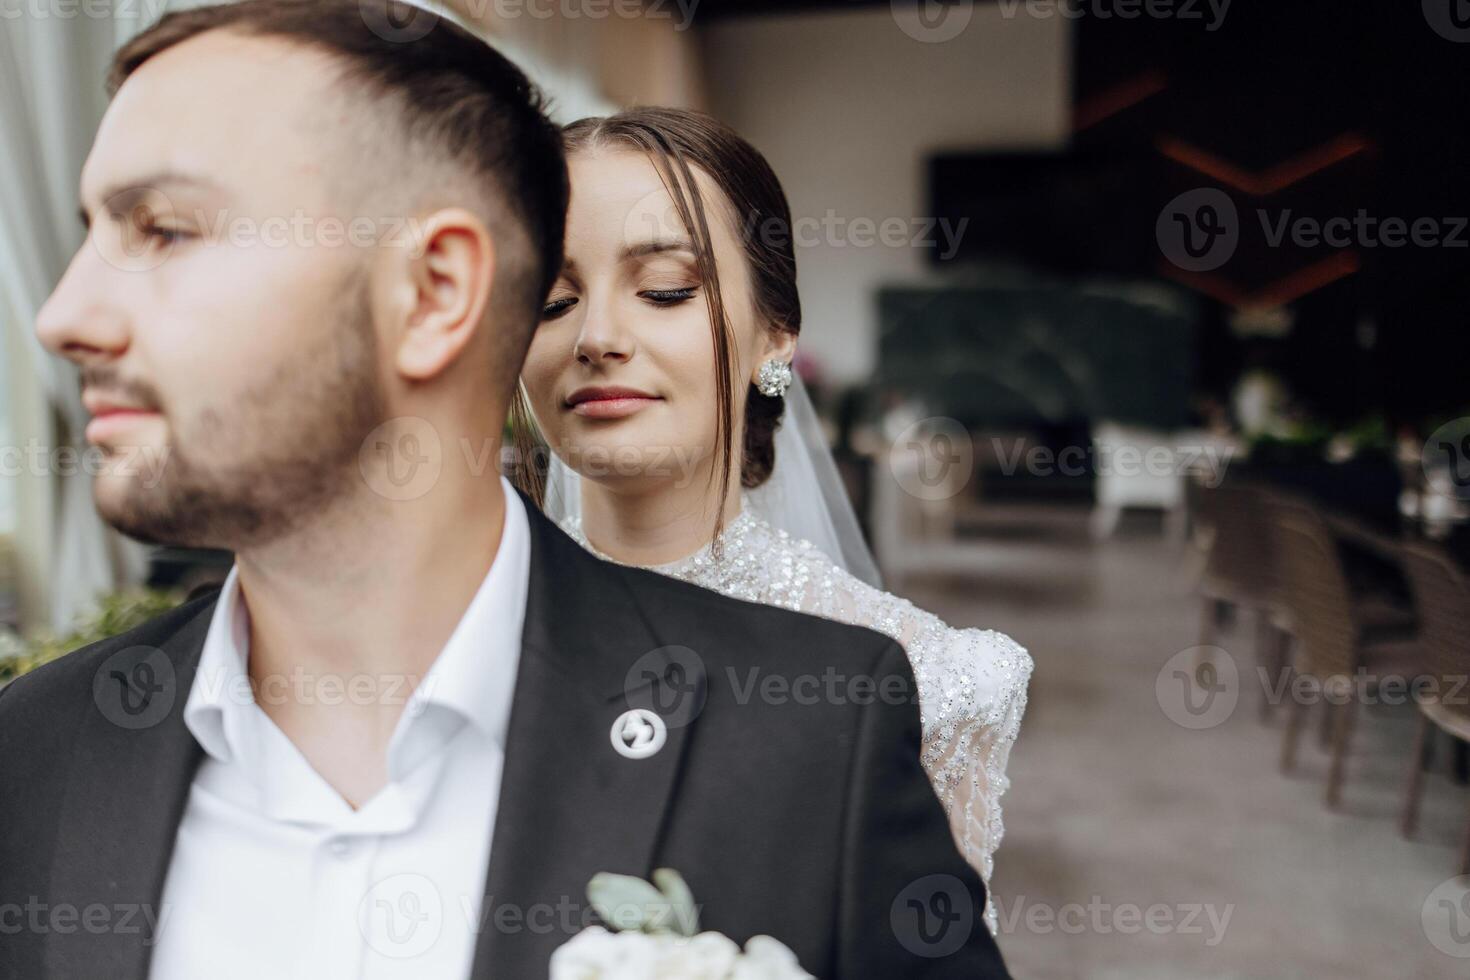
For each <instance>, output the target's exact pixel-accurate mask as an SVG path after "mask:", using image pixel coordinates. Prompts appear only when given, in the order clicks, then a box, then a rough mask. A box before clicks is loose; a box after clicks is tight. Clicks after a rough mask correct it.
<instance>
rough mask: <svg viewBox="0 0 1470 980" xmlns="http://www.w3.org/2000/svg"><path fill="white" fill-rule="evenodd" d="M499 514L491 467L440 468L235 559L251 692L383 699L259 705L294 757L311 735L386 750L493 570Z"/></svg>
mask: <svg viewBox="0 0 1470 980" xmlns="http://www.w3.org/2000/svg"><path fill="white" fill-rule="evenodd" d="M506 504H507V502H506V499H505V494H504V491H503V489H502V487H501V484H500V481H499V479H498V476H497V474H496V472H495V470H494V468H493V467H492V468H491V470H490V471H489V472H488V473H486V474H484V475H482V476H479V477H473V476H470V475H468V474H462V473H450V472H449V471H448V468H446V472H445V473H444V474H442V475H441V477H440V479H439V480H438V482H437V483H436V484H435V485H434V486H433V487H432V488H431V489H430V490H429V492H427V493H425V494H424V495H423V496H421V497H418V498H415V499H413V500H383V499H374V500H371V501H367V502H359V506H358V507H357V508H356V512H355V514H354V515H352V516H348V515H346V514H337V515H332V516H328V517H324V518H323V519H322V520H320V521H318V522H316V523H315V525H314V526H312V527H307V528H304V529H302V531H301V532H299V533H297V534H293V535H292V536H290V538H288V539H285V540H281V541H277V542H274V543H272V544H271V545H270V546H269V547H268V548H265V549H262V550H260V551H242V552H240V553H238V554H237V556H236V564H237V567H238V569H239V573H238V574H239V583H240V588H241V592H242V594H243V597H244V600H245V604H246V607H247V609H248V612H249V619H250V657H249V673H250V678H251V680H252V682H253V683H255V684H256V685H259V684H260V683H262V682H263V681H265V680H267V679H271V681H272V683H274V684H275V685H276V687H277V689H283V690H286V691H292V692H294V691H295V690H297V689H299V687H300V684H299V683H297V682H296V681H293V680H292V678H298V679H299V678H303V677H304V678H305V683H306V684H307V685H310V684H312V683H314V679H322V678H326V679H332V683H333V684H336V683H337V681H336V679H338V678H340V681H341V682H342V683H343V684H344V685H347V684H351V683H353V681H354V679H355V678H358V679H359V680H357V681H356V683H357V684H358V685H359V688H358V689H359V690H370V691H379V692H382V691H391V692H393V693H394V695H395V696H394V697H393V698H391V699H390V698H368V699H366V702H367V703H354V702H357V701H359V700H363V699H359V698H355V697H346V698H342V699H338V701H337V703H335V704H332V705H327V704H324V703H323V699H322V698H295V697H288V698H285V699H282V700H279V701H276V702H272V703H270V704H265V703H262V704H261V707H262V709H263V710H265V711H266V713H267V714H268V715H270V716H271V717H272V719H273V720H274V721H275V722H276V723H277V725H278V726H279V727H281V729H282V730H283V731H284V732H286V734H287V735H288V737H291V738H292V740H293V741H295V742H297V744H298V747H300V746H301V745H302V738H300V737H298V736H303V737H305V738H306V740H307V741H310V740H311V738H312V737H313V736H312V733H313V732H326V731H328V730H334V729H335V730H339V731H342V732H344V733H345V732H346V731H351V732H353V733H354V735H355V736H357V737H365V739H366V740H367V741H369V742H377V743H378V746H379V748H381V749H383V750H386V745H387V739H388V737H389V735H391V733H392V731H393V727H394V725H395V724H396V723H397V720H398V716H399V715H400V714H401V713H402V709H403V700H404V699H405V698H406V696H407V694H408V693H410V692H411V691H412V690H413V688H414V687H416V686H417V683H418V681H419V679H421V678H422V677H423V675H424V673H425V672H426V671H427V670H428V669H429V667H430V666H431V665H432V664H433V662H434V659H435V658H436V657H437V656H438V654H439V651H440V650H441V649H442V648H443V646H444V643H445V642H446V641H447V640H448V638H449V636H450V634H451V633H452V632H453V630H454V628H455V626H456V625H457V624H458V623H459V620H460V619H461V618H462V617H463V615H464V611H465V609H466V608H467V607H468V605H469V602H470V599H471V598H472V597H473V596H474V594H475V592H476V590H477V589H478V588H479V586H480V584H481V582H482V581H483V580H484V578H485V575H486V573H487V572H488V571H489V568H490V565H491V564H492V562H493V561H494V559H495V555H496V552H497V551H498V549H499V546H500V541H501V537H502V532H503V530H504V525H505V512H506ZM360 678H367V680H366V681H364V680H361V679H360ZM282 679H284V680H282ZM257 689H258V690H259V689H260V688H259V687H257ZM308 689H309V687H308ZM349 690H350V688H349ZM344 795H345V794H344Z"/></svg>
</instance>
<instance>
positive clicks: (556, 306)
mask: <svg viewBox="0 0 1470 980" xmlns="http://www.w3.org/2000/svg"><path fill="white" fill-rule="evenodd" d="M576 305H577V297H575V296H562V297H560V298H559V299H554V300H552V301H551V302H549V303H547V304H546V306H545V307H543V308H542V310H541V319H543V320H555V319H556V318H557V317H559V316H561V315H562V314H563V313H565V312H566V311H567V310H570V309H571V308H572V307H573V306H576Z"/></svg>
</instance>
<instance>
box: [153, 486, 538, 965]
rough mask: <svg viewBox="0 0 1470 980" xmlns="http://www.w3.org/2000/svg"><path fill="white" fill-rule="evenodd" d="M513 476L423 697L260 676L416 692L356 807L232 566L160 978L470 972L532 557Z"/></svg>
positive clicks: (197, 691)
mask: <svg viewBox="0 0 1470 980" xmlns="http://www.w3.org/2000/svg"><path fill="white" fill-rule="evenodd" d="M501 484H502V487H503V489H504V491H505V499H506V513H505V528H504V531H503V533H502V535H501V540H500V548H499V550H498V551H497V552H496V555H495V560H494V563H493V564H492V565H491V566H490V571H489V572H488V573H487V574H486V576H485V580H484V581H483V582H482V583H481V585H480V587H479V589H478V591H477V592H476V593H475V596H474V598H473V599H471V600H470V604H469V607H468V608H467V609H466V610H465V613H464V616H463V617H462V618H461V619H460V621H459V624H458V625H457V626H456V627H455V629H454V632H453V634H452V635H451V636H450V637H449V640H448V642H447V643H446V644H445V645H444V649H443V650H442V651H440V653H439V656H438V657H437V658H436V659H435V661H434V663H433V665H432V666H431V667H430V669H429V671H428V672H427V674H425V676H424V679H423V681H422V683H420V684H419V685H418V686H417V689H416V690H414V692H413V694H412V695H411V696H410V695H407V694H406V693H397V694H396V693H395V692H394V691H393V690H391V688H392V687H393V686H394V685H395V681H394V680H393V679H387V680H385V681H382V682H379V681H377V680H371V681H369V680H368V679H367V678H357V679H355V680H348V679H344V680H343V682H342V683H340V684H339V683H336V681H335V679H325V678H324V679H321V680H315V679H313V680H310V681H309V680H308V679H306V678H305V677H295V678H289V677H288V678H283V679H280V687H279V688H278V690H276V691H274V692H272V691H271V690H270V689H269V688H262V690H261V696H262V698H269V697H272V696H305V697H318V698H320V699H321V700H322V701H323V702H324V703H326V702H328V701H329V699H331V698H337V699H338V702H339V703H341V701H343V700H345V699H348V698H357V697H370V698H377V697H382V698H391V697H395V696H398V697H404V698H406V700H407V703H406V704H405V707H404V710H403V714H402V716H401V717H400V718H399V720H398V724H397V727H396V728H395V729H394V731H393V734H392V737H391V739H390V741H389V744H388V758H387V764H388V769H387V774H388V782H387V784H386V785H385V786H383V788H382V789H381V790H379V791H378V793H377V794H376V795H375V796H373V797H372V799H370V800H368V801H366V802H365V803H364V804H363V805H362V806H361V807H360V808H359V809H357V810H354V809H352V807H351V806H350V805H348V803H347V802H346V801H345V800H344V799H343V798H342V797H341V796H340V795H339V794H338V793H337V791H336V790H334V789H332V787H331V786H330V785H328V784H327V782H326V781H325V780H324V779H322V777H321V776H320V775H318V773H317V772H316V770H314V769H313V768H312V767H311V765H310V764H309V763H308V762H307V761H306V759H305V758H304V757H303V756H302V755H301V753H300V752H299V751H298V750H297V748H296V746H295V745H294V744H293V743H292V742H291V741H290V739H288V738H287V737H286V736H285V735H284V734H283V733H282V732H281V730H280V729H279V728H277V727H276V725H275V724H274V723H273V722H272V721H271V719H270V718H269V717H268V716H267V715H266V713H265V712H264V711H262V710H261V708H260V706H259V705H258V704H257V703H256V701H255V699H254V698H253V697H252V695H251V692H250V688H249V686H248V684H247V679H248V675H247V673H246V664H247V658H248V657H249V638H250V628H249V610H248V609H247V607H246V604H245V601H244V597H243V596H242V595H241V593H240V590H239V586H238V582H237V569H231V571H230V574H229V577H228V578H227V579H226V580H225V584H224V589H223V591H222V592H221V593H220V597H219V602H218V604H217V606H216V607H215V611H214V617H213V620H212V621H211V623H210V627H209V633H208V635H207V636H206V638H205V641H204V648H203V651H202V653H201V657H200V663H199V672H198V675H197V676H196V678H195V680H194V683H193V686H192V687H191V689H190V691H189V697H188V701H187V702H186V704H185V707H184V721H185V723H186V724H187V725H188V727H189V730H190V731H191V732H192V733H193V734H194V737H195V738H196V739H198V741H199V744H200V745H201V746H203V748H204V750H205V752H206V756H205V758H204V760H203V762H202V763H201V765H200V768H199V771H198V773H197V775H196V776H195V778H194V783H193V785H192V787H191V789H190V792H189V799H188V803H187V805H186V809H185V812H184V816H183V820H182V822H181V823H180V825H179V831H178V840H177V844H176V846H175V850H174V854H173V860H172V863H171V864H170V865H169V870H168V876H167V879H166V881H165V884H164V891H163V901H162V910H161V916H162V921H161V923H160V929H159V940H158V944H157V946H156V947H155V949H154V953H153V962H152V970H151V973H150V976H151V977H152V978H153V980H205V978H208V980H235V978H239V980H296V978H299V980H347V978H352V980H389V978H412V980H428V978H433V980H457V978H464V977H468V976H469V973H470V965H471V962H472V959H473V957H474V949H475V942H476V938H477V935H478V932H479V928H478V922H479V916H480V906H481V903H482V900H483V897H484V887H485V873H486V869H487V867H488V863H489V859H490V836H491V831H492V829H493V828H494V826H495V811H496V806H497V804H498V801H499V796H500V777H501V770H502V766H503V764H504V759H505V752H504V748H505V738H506V730H507V727H508V724H509V719H510V707H511V699H512V695H513V693H514V690H515V678H516V670H517V667H518V664H519V662H520V648H521V630H522V626H523V624H524V620H525V609H526V589H527V579H528V574H529V570H530V552H531V540H530V525H529V523H528V519H527V517H526V512H525V506H524V504H523V503H522V502H521V499H520V497H519V496H518V495H517V494H516V493H515V491H514V490H512V489H511V487H510V484H509V483H507V482H506V481H505V479H504V478H503V477H502V478H501ZM354 684H356V685H357V686H356V688H354Z"/></svg>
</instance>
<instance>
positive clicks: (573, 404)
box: [566, 385, 660, 419]
mask: <svg viewBox="0 0 1470 980" xmlns="http://www.w3.org/2000/svg"><path fill="white" fill-rule="evenodd" d="M659 400H660V399H659V397H658V396H657V395H650V394H649V393H648V392H646V391H640V390H639V389H637V388H625V387H623V386H621V385H589V386H588V387H586V388H578V389H577V390H576V391H574V392H572V393H571V394H570V395H568V396H567V402H566V403H567V407H568V408H570V409H571V410H572V412H573V413H575V414H577V415H580V416H582V417H583V418H589V419H621V418H626V417H627V416H629V415H632V414H633V413H634V412H639V411H642V410H643V409H644V408H646V407H648V406H649V405H651V404H652V403H654V402H656V401H659Z"/></svg>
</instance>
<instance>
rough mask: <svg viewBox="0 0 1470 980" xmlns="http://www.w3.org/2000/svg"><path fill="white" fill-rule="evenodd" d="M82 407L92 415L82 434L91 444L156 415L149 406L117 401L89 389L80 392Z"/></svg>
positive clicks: (105, 440) (113, 435)
mask: <svg viewBox="0 0 1470 980" xmlns="http://www.w3.org/2000/svg"><path fill="white" fill-rule="evenodd" d="M82 407H83V408H85V409H86V410H87V411H88V412H89V413H91V415H92V421H90V422H88V423H87V429H86V432H85V433H84V435H85V436H86V439H87V441H88V442H90V443H93V444H98V443H105V442H107V441H109V440H110V439H112V438H114V437H116V436H117V435H118V434H119V433H121V432H125V431H126V430H127V429H128V427H129V426H132V425H133V424H135V423H137V422H139V421H142V420H144V419H151V418H155V417H157V415H158V412H156V411H154V410H153V409H151V408H144V407H143V406H141V405H132V404H128V403H126V402H122V401H117V400H114V399H111V398H109V397H108V396H106V395H99V394H96V393H94V392H90V391H88V392H83V393H82Z"/></svg>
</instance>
